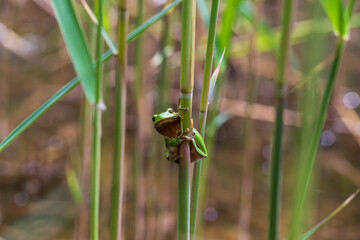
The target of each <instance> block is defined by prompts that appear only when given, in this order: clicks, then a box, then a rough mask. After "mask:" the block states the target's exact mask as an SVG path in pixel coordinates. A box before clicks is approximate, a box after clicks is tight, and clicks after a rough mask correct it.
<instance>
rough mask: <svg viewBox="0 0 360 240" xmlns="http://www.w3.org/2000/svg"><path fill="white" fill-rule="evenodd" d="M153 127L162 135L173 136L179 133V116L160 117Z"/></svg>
mask: <svg viewBox="0 0 360 240" xmlns="http://www.w3.org/2000/svg"><path fill="white" fill-rule="evenodd" d="M155 129H156V130H157V131H158V132H159V133H160V134H161V135H163V136H166V137H170V138H175V137H176V136H177V135H178V134H180V133H179V132H180V118H179V116H174V117H169V118H166V119H162V120H160V121H158V122H157V123H156V124H155Z"/></svg>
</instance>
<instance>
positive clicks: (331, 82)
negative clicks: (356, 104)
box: [289, 37, 346, 239]
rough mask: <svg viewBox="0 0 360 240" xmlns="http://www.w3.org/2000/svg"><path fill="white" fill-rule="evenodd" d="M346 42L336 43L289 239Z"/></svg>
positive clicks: (303, 199) (297, 216)
mask: <svg viewBox="0 0 360 240" xmlns="http://www.w3.org/2000/svg"><path fill="white" fill-rule="evenodd" d="M345 43H346V42H345V41H344V40H343V39H342V38H340V37H339V38H338V41H337V44H336V52H335V58H334V61H333V63H332V65H331V70H330V75H329V78H328V81H327V84H326V87H325V92H324V95H323V97H322V100H321V105H320V111H319V115H318V118H317V120H316V123H315V128H314V131H313V134H312V137H311V139H310V145H309V151H308V154H307V157H306V158H305V163H304V164H305V166H304V169H307V171H304V172H303V175H302V177H301V179H302V181H303V183H302V184H301V185H300V189H299V190H298V191H299V193H298V196H299V197H298V199H297V204H296V209H295V214H294V219H293V222H292V226H291V231H290V237H289V239H296V237H297V236H296V231H295V229H296V226H297V225H298V224H299V219H300V214H301V211H302V209H303V205H304V201H305V195H306V191H307V188H308V186H309V183H310V177H311V173H312V169H313V167H314V162H315V157H316V153H317V149H318V145H319V141H320V137H321V132H322V129H323V126H324V122H325V117H326V112H327V110H328V108H329V104H330V101H331V94H332V91H333V88H334V85H335V81H336V76H337V73H338V71H339V67H340V62H341V58H342V55H343V52H344V49H345V45H346V44H345Z"/></svg>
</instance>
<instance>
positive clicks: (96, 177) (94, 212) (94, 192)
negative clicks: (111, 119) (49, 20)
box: [90, 0, 103, 240]
mask: <svg viewBox="0 0 360 240" xmlns="http://www.w3.org/2000/svg"><path fill="white" fill-rule="evenodd" d="M97 3H98V6H97V8H98V19H99V24H98V27H97V35H96V56H97V62H98V64H97V65H96V73H97V77H96V89H95V90H96V93H95V105H94V111H93V140H92V154H91V190H90V202H91V208H90V239H91V240H98V239H99V207H100V159H101V112H102V109H101V107H100V103H101V97H102V96H101V90H102V89H101V74H102V73H101V61H100V59H101V52H102V41H101V29H102V25H103V21H102V1H101V0H99V1H98V2H97Z"/></svg>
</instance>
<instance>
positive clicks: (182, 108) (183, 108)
mask: <svg viewBox="0 0 360 240" xmlns="http://www.w3.org/2000/svg"><path fill="white" fill-rule="evenodd" d="M177 110H178V112H179V113H180V111H189V107H181V99H180V98H179V105H178V108H177Z"/></svg>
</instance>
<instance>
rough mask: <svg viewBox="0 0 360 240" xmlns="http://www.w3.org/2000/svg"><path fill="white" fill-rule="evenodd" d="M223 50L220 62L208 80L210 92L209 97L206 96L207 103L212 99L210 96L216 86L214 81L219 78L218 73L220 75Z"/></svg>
mask: <svg viewBox="0 0 360 240" xmlns="http://www.w3.org/2000/svg"><path fill="white" fill-rule="evenodd" d="M225 51H226V50H225V49H224V51H223V54H222V55H221V58H220V61H219V63H218V65H217V67H216V68H215V70H214V72H213V74H212V75H211V78H210V91H209V96H208V101H209V102H210V99H211V97H212V94H213V92H214V88H215V85H216V80H217V78H218V76H219V73H220V67H221V64H222V61H223V59H224V56H225Z"/></svg>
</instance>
